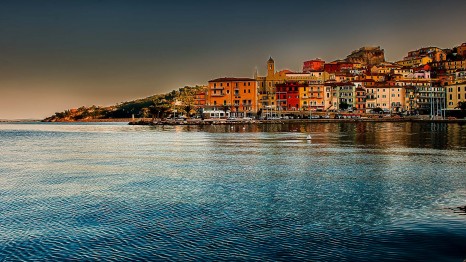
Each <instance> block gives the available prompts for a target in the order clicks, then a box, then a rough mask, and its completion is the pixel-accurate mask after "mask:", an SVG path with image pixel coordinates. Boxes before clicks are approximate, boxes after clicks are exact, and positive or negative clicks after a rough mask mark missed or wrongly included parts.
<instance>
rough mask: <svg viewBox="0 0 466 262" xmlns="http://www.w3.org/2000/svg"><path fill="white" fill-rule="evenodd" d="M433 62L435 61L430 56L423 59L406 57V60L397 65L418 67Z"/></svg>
mask: <svg viewBox="0 0 466 262" xmlns="http://www.w3.org/2000/svg"><path fill="white" fill-rule="evenodd" d="M432 61H433V60H432V58H430V57H428V56H423V57H406V58H405V59H403V60H400V61H398V62H396V63H397V64H399V65H401V66H407V67H417V66H421V65H426V64H428V63H431V62H432Z"/></svg>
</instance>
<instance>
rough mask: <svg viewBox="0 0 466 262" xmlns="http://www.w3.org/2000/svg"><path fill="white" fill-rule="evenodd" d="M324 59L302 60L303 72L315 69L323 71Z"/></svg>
mask: <svg viewBox="0 0 466 262" xmlns="http://www.w3.org/2000/svg"><path fill="white" fill-rule="evenodd" d="M324 64H325V61H324V60H322V59H320V58H316V59H314V60H309V61H304V63H303V72H315V71H324Z"/></svg>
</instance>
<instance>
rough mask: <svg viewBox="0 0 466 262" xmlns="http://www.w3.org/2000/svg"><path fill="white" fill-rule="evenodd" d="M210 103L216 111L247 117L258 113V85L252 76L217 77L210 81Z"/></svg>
mask: <svg viewBox="0 0 466 262" xmlns="http://www.w3.org/2000/svg"><path fill="white" fill-rule="evenodd" d="M208 97H209V103H208V104H207V105H208V106H209V107H210V108H211V109H213V110H214V111H216V110H220V111H224V112H225V113H226V112H230V115H231V116H235V117H245V116H252V115H253V114H255V113H257V85H256V81H255V79H252V78H233V77H225V78H217V79H213V80H210V81H209V92H208Z"/></svg>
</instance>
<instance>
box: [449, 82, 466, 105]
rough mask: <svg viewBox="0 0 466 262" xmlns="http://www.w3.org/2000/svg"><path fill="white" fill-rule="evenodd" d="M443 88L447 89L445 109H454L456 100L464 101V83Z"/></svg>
mask: <svg viewBox="0 0 466 262" xmlns="http://www.w3.org/2000/svg"><path fill="white" fill-rule="evenodd" d="M445 88H446V91H447V101H446V102H447V109H455V108H456V107H457V106H458V102H465V101H466V83H461V84H453V85H448V86H446V87H445Z"/></svg>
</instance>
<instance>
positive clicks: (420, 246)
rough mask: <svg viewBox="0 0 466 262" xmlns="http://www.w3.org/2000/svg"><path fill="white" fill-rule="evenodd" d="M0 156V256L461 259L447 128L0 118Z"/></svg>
mask: <svg viewBox="0 0 466 262" xmlns="http://www.w3.org/2000/svg"><path fill="white" fill-rule="evenodd" d="M308 134H311V135H312V140H311V141H306V136H307V135H308ZM0 150H1V152H0V261H24V260H28V261H29V260H35V261H57V260H58V261H63V260H65V261H68V260H73V261H75V260H86V261H88V260H116V261H130V260H164V261H165V260H173V261H180V260H181V261H205V260H210V261H224V260H243V261H244V260H247V261H250V260H253V261H292V260H296V261H303V260H312V261H316V260H317V261H374V260H377V261H385V260H409V261H463V260H464V259H466V212H465V211H464V206H466V126H461V125H458V124H414V123H358V124H354V123H327V124H310V125H306V124H302V125H301V124H281V125H280V124H278V125H268V126H253V125H244V126H243V125H237V126H205V127H186V126H170V127H149V126H128V125H126V124H121V123H119V124H112V123H110V124H109V123H107V124H83V123H80V124H53V123H49V124H45V123H23V124H17V123H16V124H8V123H3V124H0Z"/></svg>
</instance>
